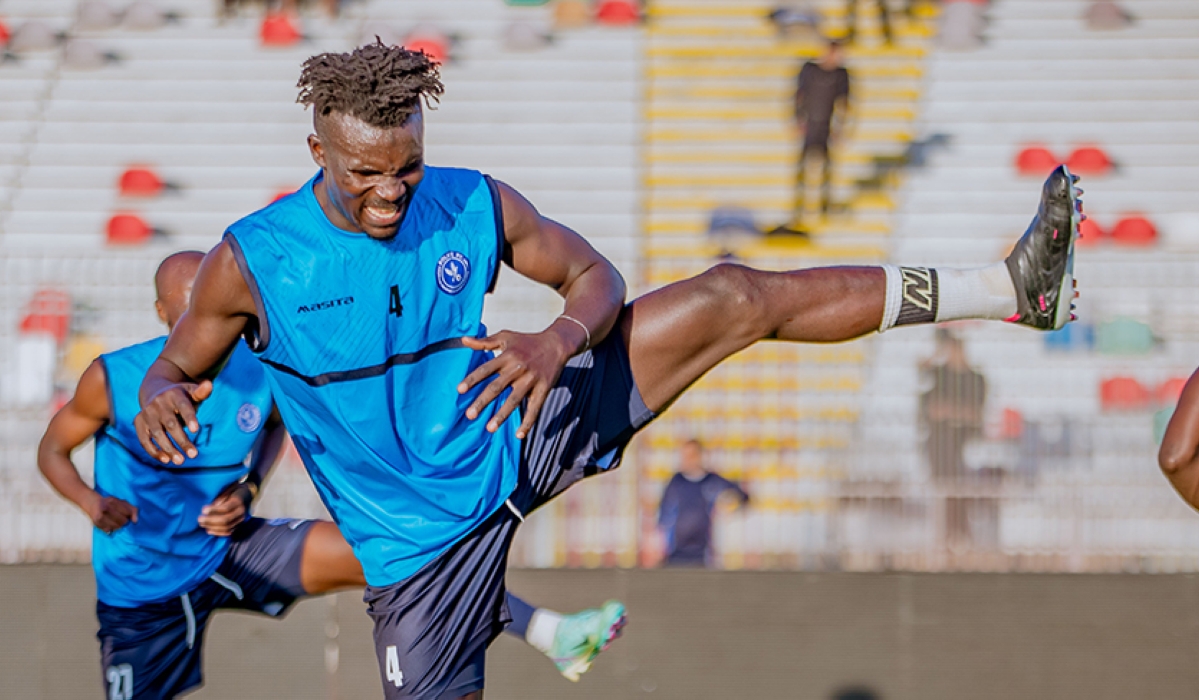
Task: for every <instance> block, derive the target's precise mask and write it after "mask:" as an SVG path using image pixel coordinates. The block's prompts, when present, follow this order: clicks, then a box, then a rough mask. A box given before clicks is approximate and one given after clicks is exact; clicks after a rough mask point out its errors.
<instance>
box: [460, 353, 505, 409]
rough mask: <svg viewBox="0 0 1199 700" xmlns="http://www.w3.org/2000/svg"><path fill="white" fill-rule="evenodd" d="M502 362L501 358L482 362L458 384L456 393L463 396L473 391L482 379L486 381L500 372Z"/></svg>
mask: <svg viewBox="0 0 1199 700" xmlns="http://www.w3.org/2000/svg"><path fill="white" fill-rule="evenodd" d="M503 360H504V358H502V357H496V358H492V359H490V360H488V361H487V362H484V363H483V364H481V365H479V366H478V367H476V368H475V371H473V372H471V373H470V374H468V375H466V378H465V379H463V380H462V381H461V382H459V384H458V393H459V394H465V393H466V392H468V391H470V390H471V389H473V388H474V387H475V385H477V384H479V383H480V382H482V381H483V380H484V379H486V378H488V377H490V376H491V375H493V374H495V373H496V372H498V371H500V369H501V368H503V366H504V362H503ZM471 420H474V419H473V418H472V419H471Z"/></svg>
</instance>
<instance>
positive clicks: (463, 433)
mask: <svg viewBox="0 0 1199 700" xmlns="http://www.w3.org/2000/svg"><path fill="white" fill-rule="evenodd" d="M299 87H300V98H299V101H300V102H301V103H302V104H304V105H306V106H309V107H312V109H313V124H314V130H315V133H314V134H313V135H311V136H309V137H308V145H309V150H310V152H311V154H312V157H313V160H314V161H315V162H316V164H317V166H318V167H319V168H320V172H319V173H317V174H316V176H315V177H314V178H313V179H312V180H311V181H310V182H309V183H308V184H307V185H305V186H304V187H303V188H302V189H301V190H300V191H299V192H297V193H296V194H294V195H292V196H290V197H287V198H284V199H283V200H281V201H279V202H276V203H274V204H272V205H271V206H269V207H267V208H266V209H263V210H261V211H258V212H255V213H254V214H251V215H250V216H248V217H246V218H245V219H242V220H241V221H239V222H237V223H235V224H234V225H232V226H230V227H229V229H228V231H227V232H226V235H225V237H224V240H223V241H222V242H221V244H220V245H218V246H217V247H216V248H215V249H213V251H212V252H211V253H209V255H208V257H207V258H206V259H205V262H204V265H203V267H202V268H201V270H200V274H199V277H198V278H197V281H196V292H195V296H194V298H193V301H192V306H191V308H190V310H189V312H188V314H187V316H186V317H185V318H184V319H183V320H182V321H180V324H179V327H178V328H177V329H176V331H175V333H173V334H172V335H171V338H170V340H169V341H168V342H167V344H166V347H165V348H164V349H163V352H162V355H161V356H160V358H159V360H158V361H157V362H155V364H154V365H153V367H151V369H150V371H149V372H148V374H147V376H146V380H145V382H144V383H143V384H142V390H141V399H142V408H143V410H142V413H141V414H140V415H139V416H138V418H137V428H138V436H139V438H140V439H141V442H142V445H143V446H144V447H145V448H146V450H147V451H148V452H149V453H150V454H152V455H153V456H154V457H155V458H157V459H159V460H160V461H161V462H162V463H163V464H175V465H176V466H183V465H185V464H186V463H188V460H194V459H197V458H198V457H199V456H200V455H201V454H203V452H204V448H203V446H199V445H196V444H195V442H194V441H193V440H191V438H190V437H189V435H188V433H187V430H185V428H186V429H191V430H193V431H194V430H195V429H197V428H198V426H199V422H198V419H197V417H196V408H195V407H196V405H197V404H200V405H202V403H201V402H202V400H203V398H204V389H203V387H205V386H206V380H207V378H210V377H211V375H212V372H213V371H214V368H216V367H217V366H218V365H219V363H220V362H221V360H222V358H224V357H225V356H226V355H227V353H228V352H229V349H230V348H231V347H233V346H234V345H236V344H237V343H238V342H240V340H239V339H240V338H241V337H242V336H245V337H246V338H247V339H248V342H249V344H250V347H251V349H252V350H253V351H254V353H256V354H257V355H258V357H259V358H260V359H261V360H262V362H263V364H264V365H265V366H266V368H267V378H268V381H269V383H270V386H271V390H272V393H273V395H274V397H275V400H276V401H277V403H278V407H279V411H280V413H281V414H282V416H283V419H284V422H285V423H286V424H287V426H288V428H289V430H290V431H291V433H292V435H293V437H294V439H295V443H296V447H297V449H298V450H299V453H300V456H301V458H302V459H303V460H304V464H305V466H306V467H307V469H308V471H309V473H310V474H311V476H312V479H313V482H314V483H315V484H316V487H317V490H318V491H319V492H320V494H321V497H322V498H323V499H324V502H325V504H326V505H327V506H328V508H329V510H330V512H331V513H332V514H333V517H334V518H335V519H336V520H337V522H338V524H339V525H340V526H341V528H342V531H343V532H344V533H345V536H346V538H347V539H348V540H349V541H350V543H351V544H352V545H353V547H354V551H355V553H356V554H357V556H358V558H359V559H360V560H361V561H362V565H363V569H364V571H365V573H366V579H367V582H368V584H370V585H369V586H368V587H367V592H366V600H367V603H368V604H369V608H368V611H369V613H370V615H371V616H372V617H373V618H374V620H375V642H376V654H377V657H378V662H379V669H380V677H381V680H382V682H383V687H384V689H385V693H386V696H387V697H388V698H389V699H394V698H422V699H430V700H432V699H440V698H462V697H481V695H482V688H483V686H484V673H483V668H484V652H485V650H486V647H487V645H488V644H489V643H490V641H491V640H492V639H493V638H494V637H495V635H496V634H498V632H499V631H500V630H501V629H503V627H504V626H505V625H506V624H507V623H508V622H509V610H508V606H507V605H506V604H505V603H504V596H503V591H504V571H505V568H506V563H507V551H508V546H509V544H510V542H511V540H512V536H513V533H514V532H515V529H516V526H517V524H518V523H519V522H520V521H521V520H522V519H523V517H524V515H525V514H526V513H529V512H531V511H532V510H534V509H536V508H538V507H539V506H541V505H542V504H544V503H546V502H547V501H548V500H549V499H551V498H552V497H553V496H555V495H557V494H558V493H560V492H561V491H562V490H563V489H565V488H567V487H568V486H570V485H571V484H572V483H574V482H576V481H578V480H579V479H581V478H582V477H583V476H585V475H588V474H593V473H596V472H599V471H603V470H605V469H610V468H612V467H615V466H616V465H617V464H619V462H620V458H621V454H622V451H623V450H624V448H625V446H626V445H627V443H628V441H629V439H630V438H631V437H632V436H633V435H634V434H635V433H636V432H637V431H638V430H640V429H641V428H642V427H643V426H645V425H646V424H647V423H648V422H649V421H650V420H651V419H652V418H653V417H654V416H655V415H656V414H657V413H658V412H660V411H662V410H664V409H665V408H666V407H667V406H669V405H670V403H671V402H672V401H674V399H675V398H676V397H677V396H678V395H679V394H680V393H681V392H682V391H683V390H684V389H686V388H687V387H688V386H689V385H691V384H692V383H693V382H695V381H696V380H697V379H699V378H700V377H701V376H703V374H704V373H705V372H707V371H708V370H710V369H711V368H712V367H714V366H715V365H716V364H717V363H719V362H720V361H722V360H723V359H724V358H726V357H728V356H730V355H732V354H733V353H735V352H738V351H739V350H742V349H744V348H745V347H747V346H749V345H750V344H752V343H754V342H757V341H759V340H763V339H773V340H783V341H807V342H831V341H840V340H848V339H850V338H855V337H858V336H861V335H864V334H866V333H870V332H873V331H878V330H886V329H888V328H891V327H893V326H897V325H910V324H916V323H932V322H939V321H948V320H954V319H959V318H989V319H999V320H1004V319H1006V320H1012V321H1015V322H1019V323H1022V324H1025V325H1029V326H1032V327H1035V328H1044V329H1048V328H1059V327H1061V326H1062V325H1064V324H1065V323H1066V322H1067V321H1069V320H1070V318H1071V314H1070V302H1071V295H1072V293H1073V277H1072V269H1073V268H1072V255H1073V240H1074V236H1075V235H1076V233H1077V227H1078V222H1079V220H1080V218H1081V211H1080V208H1079V204H1078V201H1077V194H1078V191H1077V190H1076V189H1075V187H1074V179H1073V178H1072V177H1071V175H1070V174H1069V172H1067V171H1066V170H1065V168H1059V169H1058V170H1056V171H1055V172H1054V173H1053V174H1052V175H1051V176H1050V179H1049V181H1047V182H1046V185H1045V188H1044V190H1043V192H1042V202H1041V208H1040V209H1039V211H1038V213H1037V217H1036V218H1034V220H1033V225H1032V226H1030V227H1029V230H1028V232H1027V233H1026V234H1025V236H1024V238H1022V239H1021V240H1020V241H1019V242H1018V243H1017V244H1016V247H1015V249H1014V251H1013V252H1012V255H1011V256H1010V257H1009V258H1008V260H1006V261H1004V262H1000V263H996V264H994V265H991V266H988V267H984V268H979V269H975V270H952V269H940V270H936V269H929V268H916V267H905V268H900V267H895V266H882V267H856V268H850V267H842V268H823V269H813V270H800V271H792V272H764V271H760V270H754V269H751V268H748V267H743V266H739V265H731V264H726V265H718V266H716V267H714V268H713V269H711V270H709V271H708V272H706V273H704V274H702V275H700V276H698V277H695V278H692V279H688V280H684V281H681V282H678V283H676V284H673V285H670V286H668V287H665V288H663V289H660V290H658V291H655V292H653V293H650V294H648V295H646V296H643V297H641V298H639V299H637V300H635V301H634V302H632V303H631V304H629V305H627V306H626V305H625V303H624V300H625V286H624V282H623V280H622V279H621V277H620V275H619V274H618V273H617V271H616V269H615V268H614V267H613V266H612V264H611V263H609V262H608V261H607V260H606V259H604V258H603V256H601V255H600V254H599V253H597V252H596V251H595V250H594V249H593V248H592V247H591V246H590V245H588V243H587V242H586V241H585V240H584V239H583V238H582V237H581V236H579V235H578V234H577V233H575V232H574V231H571V230H570V229H568V228H566V227H565V226H562V225H561V224H559V223H557V222H554V221H552V220H550V219H547V218H545V217H543V216H542V215H541V214H539V213H538V212H537V210H536V209H535V208H534V207H533V205H532V204H530V203H529V202H528V201H527V200H525V199H524V198H523V197H522V196H521V195H520V194H518V193H517V192H516V191H515V190H514V189H512V188H511V187H509V186H507V185H504V184H502V183H498V182H495V181H493V180H491V179H490V178H488V177H486V176H485V175H482V174H480V173H478V172H475V171H471V170H453V169H444V168H434V167H428V166H426V165H425V162H424V120H423V116H422V104H423V103H422V99H423V100H424V101H425V103H427V102H428V101H429V100H432V99H437V98H438V97H439V96H440V95H441V94H442V91H443V88H442V85H441V82H440V79H439V77H438V72H437V67H436V64H434V63H432V62H431V61H430V60H429V58H428V57H427V56H426V55H425V54H423V53H421V52H413V51H408V50H406V49H403V48H399V47H389V46H385V45H383V44H382V43H376V44H374V45H369V46H364V47H360V48H358V49H356V50H355V51H353V52H350V53H345V54H322V55H320V56H315V57H313V58H311V59H309V60H308V62H306V63H305V65H304V70H303V73H302V74H301V77H300V83H299ZM596 128H602V127H599V126H597V127H596ZM501 263H504V264H507V265H509V266H510V267H512V269H514V270H515V271H516V272H517V273H519V274H521V275H523V276H525V277H527V278H529V279H532V280H534V281H536V282H540V283H542V284H544V285H547V286H549V287H551V288H553V289H554V290H556V291H557V292H558V293H560V294H561V295H562V297H563V300H564V312H563V314H562V315H560V316H559V317H558V318H557V319H555V320H554V322H553V323H552V324H551V325H550V326H549V327H548V328H546V329H545V330H544V331H543V332H540V333H513V332H509V331H501V332H498V333H494V334H490V335H489V334H488V331H487V330H486V329H485V328H484V327H483V324H482V322H481V320H480V319H481V315H482V309H483V298H484V295H485V294H486V293H487V292H488V291H489V290H490V289H491V288H492V286H493V285H494V283H495V280H496V276H497V274H498V272H499V267H500V264H501ZM613 331H615V332H613ZM497 351H502V353H501V354H498V355H497V354H493V353H496V352H497Z"/></svg>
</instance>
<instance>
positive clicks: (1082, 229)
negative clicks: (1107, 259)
mask: <svg viewBox="0 0 1199 700" xmlns="http://www.w3.org/2000/svg"><path fill="white" fill-rule="evenodd" d="M1078 235H1079V239H1078V242H1077V243H1076V245H1080V246H1094V245H1098V244H1099V242H1100V241H1101V240H1103V238H1104V237H1105V236H1107V233H1106V232H1105V231H1104V230H1103V228H1102V227H1101V226H1100V225H1099V224H1097V223H1095V220H1094V219H1092V218H1091V217H1089V216H1088V217H1087V219H1086V221H1083V222H1082V224H1080V225H1079V227H1078Z"/></svg>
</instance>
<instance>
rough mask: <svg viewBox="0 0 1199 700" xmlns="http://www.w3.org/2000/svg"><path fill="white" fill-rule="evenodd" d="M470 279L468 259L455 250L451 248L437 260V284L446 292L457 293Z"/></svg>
mask: <svg viewBox="0 0 1199 700" xmlns="http://www.w3.org/2000/svg"><path fill="white" fill-rule="evenodd" d="M469 279H470V261H469V260H467V259H466V256H465V255H463V254H462V253H459V252H458V251H456V250H451V251H450V252H448V253H446V254H445V255H443V256H441V259H440V260H438V261H437V286H438V287H440V288H441V291H443V292H445V293H446V294H457V293H458V292H461V291H462V289H463V288H464V287H466V281H467V280H469Z"/></svg>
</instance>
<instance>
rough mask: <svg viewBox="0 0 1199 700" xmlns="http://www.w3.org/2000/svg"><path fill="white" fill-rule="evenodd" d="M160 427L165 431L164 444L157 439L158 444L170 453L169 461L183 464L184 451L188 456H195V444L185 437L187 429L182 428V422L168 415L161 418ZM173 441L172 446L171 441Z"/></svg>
mask: <svg viewBox="0 0 1199 700" xmlns="http://www.w3.org/2000/svg"><path fill="white" fill-rule="evenodd" d="M162 429H163V431H164V432H165V433H166V435H165V440H166V444H163V442H162V441H158V446H159V447H161V448H162V449H163V450H165V451H166V452H168V453H169V454H170V455H171V461H172V462H174V463H175V464H183V460H184V453H186V454H187V456H188V457H195V456H196V454H197V453H196V446H195V445H193V444H192V442H191V440H190V439H188V437H187V431H186V430H184V429H183V424H182V423H180V422H179V421H178V419H176V417H175V416H173V415H170V416H167V417H166V418H163V420H162ZM172 442H173V443H174V445H173V446H172V445H171V443H172Z"/></svg>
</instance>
